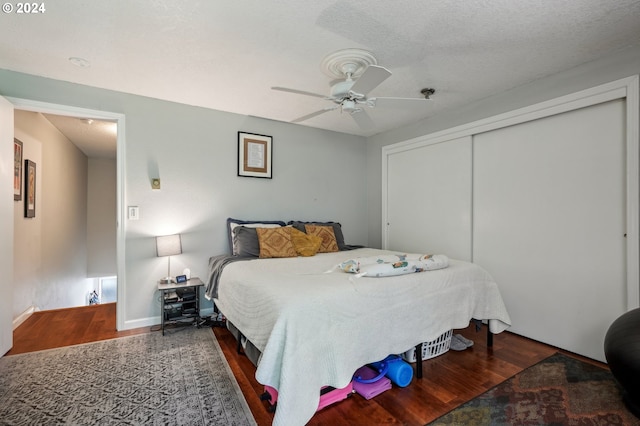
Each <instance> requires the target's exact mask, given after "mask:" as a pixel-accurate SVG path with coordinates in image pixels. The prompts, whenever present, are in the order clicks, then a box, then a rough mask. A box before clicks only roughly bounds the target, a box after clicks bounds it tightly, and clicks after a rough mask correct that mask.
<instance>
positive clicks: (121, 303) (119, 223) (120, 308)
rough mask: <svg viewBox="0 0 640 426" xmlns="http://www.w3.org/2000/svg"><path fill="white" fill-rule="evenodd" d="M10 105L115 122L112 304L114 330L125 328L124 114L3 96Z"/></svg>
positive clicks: (46, 112) (30, 109)
mask: <svg viewBox="0 0 640 426" xmlns="http://www.w3.org/2000/svg"><path fill="white" fill-rule="evenodd" d="M5 98H6V99H7V100H8V101H9V102H11V103H12V104H13V107H14V109H20V110H25V111H32V112H40V113H45V114H56V115H65V116H69V117H78V118H95V119H98V120H107V121H113V122H116V123H117V126H118V127H117V131H118V133H117V145H116V150H117V152H116V176H117V177H116V180H117V182H116V211H117V213H116V229H117V231H116V259H117V260H116V261H117V270H118V289H117V296H116V298H117V301H116V330H124V329H125V319H126V310H125V308H126V306H127V305H126V294H127V293H126V286H127V280H126V274H125V273H126V268H125V259H126V256H125V241H126V217H125V206H126V192H125V182H126V179H125V176H126V164H125V159H126V156H125V145H126V144H125V134H126V132H125V115H124V114H122V113H117V112H110V111H101V110H95V109H89V108H81V107H74V106H70V105H62V104H54V103H48V102H40V101H34V100H30V99H22V98H14V97H9V96H6V97H5Z"/></svg>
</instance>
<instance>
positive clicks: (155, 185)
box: [151, 178, 160, 189]
mask: <svg viewBox="0 0 640 426" xmlns="http://www.w3.org/2000/svg"><path fill="white" fill-rule="evenodd" d="M151 189H160V178H153V179H151Z"/></svg>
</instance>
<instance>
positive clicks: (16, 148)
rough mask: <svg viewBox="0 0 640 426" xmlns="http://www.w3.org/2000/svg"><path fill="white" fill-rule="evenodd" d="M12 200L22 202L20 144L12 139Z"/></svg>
mask: <svg viewBox="0 0 640 426" xmlns="http://www.w3.org/2000/svg"><path fill="white" fill-rule="evenodd" d="M13 199H14V200H15V201H20V200H22V142H20V141H19V140H18V139H15V138H14V139H13Z"/></svg>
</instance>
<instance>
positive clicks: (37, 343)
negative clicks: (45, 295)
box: [7, 303, 151, 355]
mask: <svg viewBox="0 0 640 426" xmlns="http://www.w3.org/2000/svg"><path fill="white" fill-rule="evenodd" d="M150 331H151V327H144V328H137V329H133V330H126V331H116V304H115V303H105V304H100V305H90V306H82V307H79V308H68V309H54V310H50V311H39V312H35V313H34V314H33V315H31V316H30V317H29V318H27V320H26V321H25V322H23V323H22V324H20V325H19V326H18V328H16V329H15V330H14V332H13V348H12V349H11V350H10V351H9V352H7V355H16V354H21V353H25V352H33V351H40V350H43V349H52V348H59V347H62V346H70V345H77V344H80V343H88V342H96V341H98V340H106V339H113V338H116V337H123V336H130V335H133V334H140V333H148V332H150Z"/></svg>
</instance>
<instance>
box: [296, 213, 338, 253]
mask: <svg viewBox="0 0 640 426" xmlns="http://www.w3.org/2000/svg"><path fill="white" fill-rule="evenodd" d="M287 225H291V226H293V227H294V228H296V229H298V230H300V231H302V232H305V225H316V226H331V227H333V234H334V235H335V236H336V242H337V243H338V249H340V250H349V247H348V246H347V245H346V244H345V242H344V235H343V234H342V225H340V223H338V222H302V221H299V220H290V221H289V222H288V223H287Z"/></svg>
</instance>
